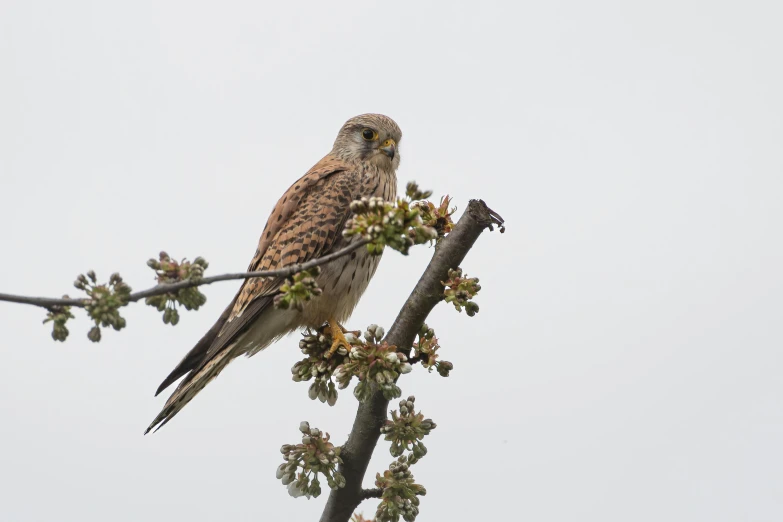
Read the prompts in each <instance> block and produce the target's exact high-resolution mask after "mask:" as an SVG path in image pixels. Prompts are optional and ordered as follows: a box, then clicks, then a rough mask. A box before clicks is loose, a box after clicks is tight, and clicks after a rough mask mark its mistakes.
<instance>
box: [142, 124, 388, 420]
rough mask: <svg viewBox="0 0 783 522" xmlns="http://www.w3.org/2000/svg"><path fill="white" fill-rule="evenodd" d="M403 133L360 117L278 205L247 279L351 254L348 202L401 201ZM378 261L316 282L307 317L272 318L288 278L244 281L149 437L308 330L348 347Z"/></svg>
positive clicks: (182, 366) (368, 259) (327, 267)
mask: <svg viewBox="0 0 783 522" xmlns="http://www.w3.org/2000/svg"><path fill="white" fill-rule="evenodd" d="M401 138H402V132H401V131H400V128H399V127H398V126H397V124H396V123H395V122H394V120H392V119H391V118H389V117H387V116H383V115H381V114H363V115H361V116H356V117H355V118H351V119H350V120H348V121H347V122H346V123H345V125H343V127H342V129H340V132H339V133H338V134H337V139H336V140H335V142H334V147H333V148H332V151H331V152H330V153H329V154H327V155H326V156H324V158H323V159H322V160H321V161H319V162H318V163H316V164H315V166H314V167H313V168H311V169H310V170H309V171H308V172H307V174H305V175H304V176H302V177H301V178H299V180H298V181H296V182H295V183H294V184H293V185H291V187H290V188H289V189H288V190H287V191H286V192H285V194H283V196H282V197H281V198H280V200H279V201H278V202H277V205H275V208H274V210H273V211H272V214H271V215H270V216H269V219H268V220H267V223H266V226H265V227H264V230H263V232H262V233H261V239H260V240H259V242H258V248H257V249H256V253H255V255H254V256H253V260H252V261H251V262H250V266H249V267H248V271H256V270H275V269H279V268H284V267H286V266H291V265H295V264H299V263H304V262H306V261H309V260H312V259H316V258H319V257H322V256H324V255H326V254H329V253H330V252H335V251H337V250H340V249H342V248H345V247H346V246H347V245H348V244H349V243H350V242H351V241H352V240H358V236H354V237H353V238H351V239H346V238H344V237H343V235H342V231H343V229H344V228H345V223H346V221H348V219H349V218H350V217H351V209H350V204H351V201H353V200H356V199H360V198H362V197H368V198H369V197H373V196H378V197H381V198H383V199H384V200H386V201H390V200H393V199H394V198H395V197H396V195H397V175H396V170H397V166H398V165H399V164H400V155H399V152H398V150H397V147H398V145H399V143H400V139H401ZM379 260H380V256H371V255H370V254H369V253H368V252H367V250H366V249H365V248H359V249H358V250H354V251H353V252H352V253H351V254H349V255H346V256H343V257H341V258H338V259H335V260H333V261H330V262H329V263H326V264H324V265H322V266H321V274H320V275H319V276H318V277H317V279H316V282H317V283H318V286H319V287H320V288H321V289H322V291H323V293H322V294H321V295H320V296H319V297H317V298H315V299H312V300H310V301H308V302H306V303H305V304H304V309H303V310H302V311H298V310H296V309H288V310H282V309H279V308H275V306H274V302H273V301H274V296H275V295H276V294H277V293H278V290H279V288H280V286H281V285H282V284H283V282H284V279H283V278H276V279H273V280H272V279H269V278H267V279H259V278H255V279H246V280H245V281H244V283H243V284H242V286H241V287H240V289H239V292H238V293H237V295H236V297H234V300H233V301H232V302H231V304H229V305H228V307H227V308H226V310H225V311H224V312H223V314H222V315H221V316H220V318H219V319H218V320H217V322H216V323H215V325H214V326H212V328H210V329H209V331H208V332H207V333H206V334H205V335H204V337H202V338H201V340H200V341H199V342H198V343H197V344H196V346H195V347H193V349H192V350H190V352H188V354H187V355H186V356H185V358H184V359H182V361H181V362H180V363H179V364H178V365H177V367H176V368H174V370H172V372H171V373H170V374H169V376H168V377H166V378H165V379H164V380H163V383H161V385H160V387H159V388H158V390H157V392H155V395H158V394H159V393H160V392H161V391H163V390H164V389H166V388H167V387H168V386H169V385H171V384H172V383H173V382H174V381H176V380H177V379H179V378H180V377H182V376H185V378H184V379H183V380H182V382H180V384H179V386H177V389H176V390H175V391H174V393H172V394H171V397H169V398H168V400H167V401H166V405H165V406H164V407H163V410H162V411H161V412H160V413H159V414H158V416H157V417H155V420H154V421H152V424H150V426H149V428H147V431H145V433H147V432H149V431H150V430H151V429H153V428H155V427H156V426H157V428H158V429H159V428H160V427H162V426H163V425H164V424H166V423H167V422H169V421H170V420H171V419H172V418H173V417H174V416H175V415H176V414H177V413H179V411H180V410H181V409H182V408H183V407H185V405H186V404H187V403H188V402H190V400H191V399H193V397H195V396H196V394H197V393H198V392H200V391H201V390H202V389H203V388H204V386H206V385H207V384H208V383H209V382H210V381H211V380H212V379H214V378H215V377H217V376H218V374H219V373H220V372H221V370H223V368H225V367H226V365H227V364H228V363H229V362H231V361H232V360H233V359H235V358H236V357H238V356H240V355H243V354H244V355H247V356H248V357H250V356H252V355H255V354H256V353H258V352H259V351H261V350H263V349H264V348H266V347H267V346H269V345H270V344H271V343H272V342H274V341H276V340H277V339H279V338H280V337H282V336H284V335H286V334H288V333H290V332H292V331H294V330H296V329H298V328H301V327H313V328H317V327H320V326H321V325H323V324H324V323H326V322H328V323H329V327H330V330H331V333H332V337H333V339H335V344H334V346H333V347H332V348H333V350H334V349H337V347H338V346H339V345H341V344H342V345H347V342H346V340H345V337H344V335H343V334H344V333H345V330H344V329H343V328H342V326H341V325H340V323H343V322H345V321H346V320H347V319H348V317H349V316H350V315H351V312H352V311H353V309H354V307H355V306H356V304H357V303H358V302H359V298H360V297H361V295H362V293H363V292H364V290H365V289H366V288H367V284H368V283H369V282H370V278H371V277H372V276H373V274H374V273H375V269H376V268H377V267H378V262H379Z"/></svg>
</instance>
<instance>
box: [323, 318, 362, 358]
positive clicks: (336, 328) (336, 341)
mask: <svg viewBox="0 0 783 522" xmlns="http://www.w3.org/2000/svg"><path fill="white" fill-rule="evenodd" d="M327 329H328V330H329V334H330V335H331V336H332V339H333V341H332V347H331V348H329V352H328V353H327V354H326V358H327V359H329V358H330V357H331V356H332V355H334V352H336V351H337V350H339V349H340V347H341V346H342V347H344V348H345V349H346V350H348V351H349V352H350V351H351V343H349V342H348V339H346V338H345V334H346V333H348V330H346V329H345V328H343V326H342V325H341V324H340V323H338V322H337V321H335V320H333V319H330V320H329V328H327ZM351 333H353V334H354V335H357V334H358V332H351Z"/></svg>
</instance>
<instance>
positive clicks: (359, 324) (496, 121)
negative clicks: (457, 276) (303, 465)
mask: <svg viewBox="0 0 783 522" xmlns="http://www.w3.org/2000/svg"><path fill="white" fill-rule="evenodd" d="M112 4H113V5H109V3H108V2H84V1H79V2H77V1H71V2H53V1H50V2H27V1H24V2H23V1H10V0H3V2H2V3H1V4H0V182H1V184H0V223H1V224H0V245H2V246H0V249H1V250H2V270H0V291H4V292H12V293H21V294H29V295H51V296H58V295H62V294H63V293H66V292H68V293H70V294H71V295H75V294H76V293H77V292H76V291H75V290H74V289H73V288H72V286H71V281H73V279H74V278H75V276H76V275H77V274H79V273H81V272H84V271H86V270H88V269H90V268H93V269H95V270H96V271H97V272H98V274H99V275H100V276H101V277H103V278H107V277H108V275H109V274H110V273H111V272H113V271H119V272H121V274H122V275H123V276H124V277H125V279H126V280H127V281H128V282H129V283H130V284H131V285H132V286H133V287H134V288H136V289H141V288H144V287H147V286H149V285H151V284H152V283H153V281H152V278H151V272H150V271H149V269H148V268H147V267H146V266H145V261H146V260H147V259H148V258H150V257H152V256H154V255H156V254H157V252H158V251H160V250H161V249H165V250H167V251H168V252H169V253H171V254H172V255H174V256H176V257H183V256H188V257H190V258H193V257H195V256H197V255H202V256H204V257H205V258H207V259H208V260H209V262H210V269H209V272H210V273H213V274H217V273H222V272H228V271H238V270H244V269H245V267H246V266H247V263H248V261H249V259H250V257H251V256H252V254H253V251H254V249H255V246H256V241H257V238H258V235H259V234H260V231H261V228H262V227H263V224H264V222H265V220H266V218H267V216H268V214H269V212H270V211H271V208H272V206H273V204H274V203H275V202H276V200H277V198H278V197H279V195H280V194H281V193H282V192H283V191H284V190H285V189H286V188H287V187H288V186H289V185H290V184H291V182H292V181H294V180H295V179H296V178H298V177H299V176H301V175H302V174H303V173H304V172H305V171H306V170H307V169H308V168H309V167H310V166H311V165H312V164H314V163H315V162H316V161H317V160H318V159H320V158H321V157H322V156H323V155H324V154H325V153H326V152H327V151H328V150H329V149H330V147H331V145H332V142H333V140H334V137H335V135H336V133H337V131H338V129H339V128H340V126H341V125H342V123H343V122H344V121H345V120H346V119H348V118H349V117H351V116H354V115H356V114H360V113H363V112H382V113H385V114H388V115H389V116H391V117H393V118H395V119H396V121H397V122H398V123H399V124H400V126H401V127H402V129H403V132H404V139H403V141H402V147H401V151H402V158H403V159H402V166H401V169H400V171H399V179H400V184H401V186H404V183H405V182H406V181H407V180H410V179H416V180H417V181H419V183H420V184H421V185H422V186H424V187H430V188H432V189H434V190H435V194H436V196H439V195H442V194H444V193H449V194H451V195H453V196H454V197H455V203H456V204H457V205H458V206H459V208H460V211H461V210H462V209H464V208H465V205H466V203H467V201H468V199H470V198H483V199H485V200H486V202H487V203H488V204H489V205H490V206H491V207H492V208H493V209H495V210H497V211H498V212H499V213H500V214H501V215H502V216H503V217H504V218H505V219H506V220H507V232H506V234H505V235H503V236H501V235H499V234H497V233H494V234H485V235H483V236H482V237H481V238H480V240H479V242H478V244H477V247H476V248H475V250H473V251H472V252H471V253H470V255H469V257H468V258H467V259H466V261H465V262H464V263H463V267H464V269H465V270H466V271H467V272H468V274H470V275H476V276H479V277H480V278H481V284H482V287H483V289H482V291H481V293H480V295H479V297H478V299H477V301H478V303H479V304H480V305H481V312H480V313H479V315H478V316H476V317H475V318H472V319H470V318H468V317H467V316H465V315H464V314H458V313H456V311H454V310H453V309H449V308H448V307H446V306H443V305H441V306H439V307H438V308H437V309H436V311H435V312H434V313H433V314H432V316H431V317H430V320H429V321H428V323H429V324H430V325H431V326H433V327H434V328H435V329H436V331H437V332H438V334H439V337H440V339H441V344H442V346H443V348H442V353H443V357H445V358H446V359H448V360H451V361H452V362H453V363H454V364H455V370H454V371H453V373H452V376H451V377H450V378H448V379H442V378H441V377H439V376H438V375H437V374H429V375H428V374H427V373H426V372H423V371H421V370H420V369H417V370H416V371H414V372H413V373H412V374H410V375H409V376H406V377H405V378H404V379H403V380H402V382H401V385H402V388H403V393H405V394H406V395H407V394H411V393H412V394H415V395H416V397H417V405H418V406H420V407H421V408H422V409H423V410H424V412H425V413H426V414H427V416H430V417H432V418H433V419H434V420H435V421H436V422H437V423H438V428H437V429H436V430H435V431H434V432H433V434H432V435H431V436H430V437H429V438H428V440H427V441H426V442H427V444H428V447H429V448H430V453H429V455H428V456H427V457H426V458H425V459H424V460H423V461H422V462H421V463H419V464H417V465H416V466H415V468H414V474H415V477H416V479H417V481H418V482H420V483H422V484H424V485H425V486H426V487H427V490H428V492H429V493H428V495H427V496H426V497H425V498H423V500H422V514H421V515H420V520H421V521H422V522H424V521H433V520H466V521H478V520H490V519H491V520H494V519H496V518H497V519H498V520H500V519H501V518H502V519H503V520H536V521H573V520H591V521H592V520H595V521H601V522H606V521H618V522H620V521H622V522H625V521H628V520H633V521H660V520H667V521H694V520H710V521H732V522H733V521H739V520H742V521H777V520H781V519H783V472H782V471H781V470H782V469H783V450H782V449H781V439H782V438H783V412H782V411H781V405H780V398H781V393H783V384H782V383H781V379H780V375H781V371H782V370H783V355H781V347H783V338H782V337H783V335H781V325H782V324H783V321H782V320H783V317H782V315H783V299H782V298H781V292H783V275H782V274H781V268H782V267H783V264H782V263H781V262H782V261H783V243H782V242H781V224H783V210H782V209H781V198H782V197H783V181H782V180H781V178H782V176H783V156H782V155H781V143H782V142H783V97H781V92H783V69H782V68H781V66H780V63H781V50H782V49H783V37H782V36H781V32H780V20H781V8H780V6H779V5H778V3H777V2H773V1H769V2H725V1H724V2H720V1H719V2H707V1H702V2H696V1H685V2H683V1H678V2H671V1H658V2H646V3H645V4H646V5H644V6H643V5H641V3H639V2H619V1H618V2H607V1H602V2H574V1H572V2H528V3H526V4H516V3H512V2H507V3H499V2H489V1H482V2H479V3H476V2H470V3H468V2H449V3H434V2H432V3H427V4H426V5H424V4H423V3H419V5H416V6H415V7H414V4H413V3H411V4H407V3H405V2H397V3H395V2H391V3H390V2H383V3H380V2H379V3H374V2H367V1H365V2H356V3H346V2H342V3H335V2H318V3H315V2H312V3H311V5H309V6H306V7H305V6H297V5H294V3H293V2H291V3H288V4H287V3H284V2H275V3H272V2H269V3H262V2H220V5H219V6H218V3H212V4H209V3H205V2H192V1H191V2H179V3H176V2H147V1H135V2H127V3H125V5H124V6H120V5H119V3H118V2H115V3H112ZM430 255H431V251H430V250H428V249H427V248H423V247H422V248H418V249H416V250H415V252H413V253H412V254H411V255H410V256H409V257H407V258H405V257H402V256H400V255H399V254H397V253H394V252H389V253H387V254H386V256H385V258H384V261H383V263H381V266H380V268H379V271H378V273H377V275H376V278H375V279H374V281H373V283H372V284H371V285H370V288H369V290H368V291H367V293H366V295H365V297H364V299H363V300H362V302H361V304H360V306H359V308H358V309H357V311H356V313H355V314H354V316H353V318H352V320H351V321H350V322H349V326H351V327H354V328H363V327H364V326H366V325H368V324H370V323H372V322H377V323H380V324H383V325H385V326H387V327H388V326H389V325H390V324H391V321H392V320H393V318H394V316H395V314H396V312H397V311H398V309H399V307H400V306H401V304H402V303H403V302H404V299H405V298H406V297H407V295H408V293H409V292H410V290H411V288H412V287H413V285H414V283H415V281H416V280H417V279H418V277H419V275H420V273H421V271H422V270H423V268H424V266H425V265H426V263H427V261H428V259H429V257H430ZM237 286H238V283H223V284H219V285H214V286H212V287H208V288H207V289H206V291H205V292H206V294H207V296H208V303H207V305H206V306H205V307H204V309H203V310H202V311H200V312H197V313H184V314H183V316H182V320H181V322H180V325H179V326H178V327H176V328H171V327H170V326H167V325H164V324H163V323H162V322H161V320H160V316H159V314H157V313H156V312H155V311H154V310H153V309H151V308H148V307H144V306H141V305H136V306H131V307H130V308H128V309H127V312H126V317H127V319H128V328H127V329H126V330H125V331H123V332H121V333H119V334H117V333H115V332H112V331H109V332H105V333H104V339H103V341H102V342H101V343H100V344H97V345H94V344H92V343H90V342H89V341H88V340H87V339H86V332H87V330H88V329H89V324H88V321H87V320H86V318H85V317H84V315H83V313H77V316H78V320H76V321H74V322H72V324H71V325H70V329H71V337H70V338H69V340H68V342H67V343H65V344H59V343H54V342H53V341H52V340H51V338H50V337H49V333H50V329H49V327H48V325H47V326H46V327H44V326H42V325H41V324H40V323H41V320H42V319H43V318H44V315H45V313H44V311H43V310H41V309H37V308H32V307H23V306H20V305H11V304H7V303H0V332H2V341H1V342H0V355H1V356H2V361H3V362H2V364H0V419H2V420H0V448H2V449H0V519H2V520H3V521H12V522H22V521H57V522H59V521H80V522H82V521H101V522H103V521H106V520H111V521H113V522H114V521H138V520H147V521H171V520H191V521H214V520H230V521H235V520H236V521H238V520H255V521H257V520H283V519H285V520H315V519H317V517H318V516H319V514H320V512H321V509H322V507H323V505H324V502H325V497H321V498H319V499H315V500H310V501H307V500H305V499H292V498H291V497H289V496H288V494H287V493H286V491H285V488H284V487H282V486H281V485H280V483H279V481H277V480H276V479H275V468H276V466H277V465H278V463H279V462H280V461H281V458H280V453H279V451H278V449H279V447H280V445H281V444H283V443H289V442H295V441H296V440H297V435H298V433H299V432H298V431H297V426H298V424H299V422H300V421H301V420H304V419H307V420H309V421H310V423H311V425H313V426H317V427H319V428H321V429H323V430H326V431H329V432H330V433H332V435H333V437H334V439H335V440H336V441H338V442H342V441H343V440H344V438H345V436H346V434H347V432H348V430H349V428H350V426H351V423H352V421H353V417H354V412H355V410H356V401H355V399H354V398H353V397H352V396H351V394H350V391H346V392H343V393H342V394H341V396H340V400H339V401H338V404H337V406H336V407H334V408H329V407H327V406H325V405H322V404H321V403H320V402H313V401H310V400H309V399H308V398H307V385H305V384H302V383H294V382H292V381H291V378H290V372H289V368H290V367H291V366H292V365H293V363H294V362H295V361H296V360H298V359H299V358H300V353H299V351H298V349H297V348H296V345H297V338H296V337H294V336H292V337H289V338H286V339H284V340H283V341H281V342H279V343H278V344H276V345H274V346H273V347H271V348H269V349H268V350H267V351H265V352H264V353H262V354H260V355H258V356H256V357H255V358H253V359H250V360H247V359H240V360H238V361H236V362H235V363H234V364H232V365H231V367H229V368H228V369H227V370H226V371H225V372H224V373H223V374H222V375H221V377H220V378H219V379H217V380H216V381H215V382H213V383H212V384H210V385H209V386H208V388H206V389H205V391H204V392H203V393H202V394H200V395H199V396H198V397H197V398H196V399H195V400H194V401H193V402H192V403H191V404H190V405H188V407H187V408H185V409H184V410H183V412H182V413H181V414H180V415H179V416H178V417H177V418H176V419H175V420H174V421H173V422H171V423H170V424H169V425H167V426H166V427H165V428H164V429H162V430H161V431H160V432H158V433H157V434H155V435H151V436H146V437H144V436H142V432H143V431H144V428H145V427H146V426H147V424H148V423H149V422H150V421H151V420H152V418H153V417H154V416H155V414H157V413H158V411H159V409H160V408H161V406H162V404H163V401H164V397H158V398H157V399H155V398H153V392H154V390H155V388H156V387H157V385H158V384H159V382H160V381H161V380H162V379H163V378H164V377H165V376H166V375H167V374H168V372H169V371H170V370H171V369H172V367H173V366H174V365H175V364H176V363H177V362H178V361H179V360H180V358H181V357H182V356H183V355H184V354H185V353H186V352H187V350H189V349H190V348H191V346H192V345H193V344H194V343H195V342H196V341H197V340H198V339H199V338H200V336H201V335H202V333H203V332H204V331H205V330H206V329H207V328H208V327H209V326H211V325H212V323H213V321H214V319H215V318H216V317H217V315H219V313H220V312H221V311H222V310H223V307H224V306H225V304H226V303H227V301H228V300H230V298H231V297H232V295H233V292H235V290H236V288H237ZM391 460H392V457H391V456H390V455H389V453H388V443H381V444H380V445H379V447H378V450H377V451H376V454H375V458H374V459H373V461H372V463H371V465H370V473H368V477H367V479H366V481H365V485H366V486H370V485H371V484H372V477H374V473H375V472H376V471H381V470H383V469H384V468H385V467H386V466H387V465H388V464H389V462H391ZM325 493H326V492H325ZM375 505H376V501H368V502H367V503H365V504H363V506H362V508H361V510H363V511H364V512H365V514H366V515H370V514H371V513H372V512H373V511H374V508H375Z"/></svg>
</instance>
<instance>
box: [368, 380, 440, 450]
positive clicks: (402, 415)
mask: <svg viewBox="0 0 783 522" xmlns="http://www.w3.org/2000/svg"><path fill="white" fill-rule="evenodd" d="M415 401H416V398H415V397H414V396H413V395H411V396H410V397H408V398H407V399H406V400H401V401H400V412H399V414H397V412H396V411H392V412H391V416H392V418H391V420H387V421H386V423H385V424H384V425H383V426H381V435H383V436H384V439H385V440H388V441H390V442H391V448H390V449H389V451H390V452H391V454H392V457H399V456H400V455H402V454H403V452H405V451H410V452H411V454H410V455H408V463H409V464H415V463H416V462H418V461H419V459H421V458H422V457H424V455H426V454H427V447H426V446H424V443H423V442H421V439H423V438H424V436H425V435H429V434H430V432H431V431H432V430H434V429H435V428H436V427H437V425H436V424H435V423H434V422H432V419H425V418H424V415H423V414H422V413H416V412H415V411H414V410H413V403H414V402H415Z"/></svg>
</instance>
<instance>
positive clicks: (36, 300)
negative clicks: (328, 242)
mask: <svg viewBox="0 0 783 522" xmlns="http://www.w3.org/2000/svg"><path fill="white" fill-rule="evenodd" d="M367 243H369V241H368V240H365V239H362V240H359V241H355V242H352V243H351V244H350V245H348V246H347V247H345V248H343V249H341V250H338V251H337V252H333V253H331V254H328V255H325V256H323V257H319V258H318V259H313V260H312V261H308V262H306V263H302V264H300V265H291V266H288V267H285V268H281V269H279V270H266V271H264V270H262V271H259V272H237V273H233V274H221V275H216V276H211V277H202V278H201V279H188V280H186V281H179V282H177V283H169V284H160V285H155V286H153V287H152V288H148V289H147V290H141V291H140V292H134V293H132V294H131V295H130V298H129V300H130V301H134V302H135V301H139V300H141V299H145V298H147V297H152V296H156V295H163V294H167V293H169V292H177V291H179V290H182V289H183V288H191V287H194V286H203V285H208V284H212V283H217V282H218V281H231V280H234V279H250V278H252V277H289V276H292V275H294V274H296V273H297V272H301V271H302V270H308V269H310V268H313V267H316V266H319V265H323V264H325V263H328V262H329V261H333V260H335V259H337V258H340V257H343V256H345V255H348V254H350V253H351V252H353V251H354V250H357V249H358V248H360V247H362V246H364V245H366V244H367ZM0 301H8V302H10V303H19V304H29V305H34V306H40V307H42V308H47V309H50V308H54V307H60V306H75V307H78V308H84V307H86V306H87V305H88V304H90V299H88V298H79V299H69V298H52V297H28V296H23V295H12V294H1V293H0Z"/></svg>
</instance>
